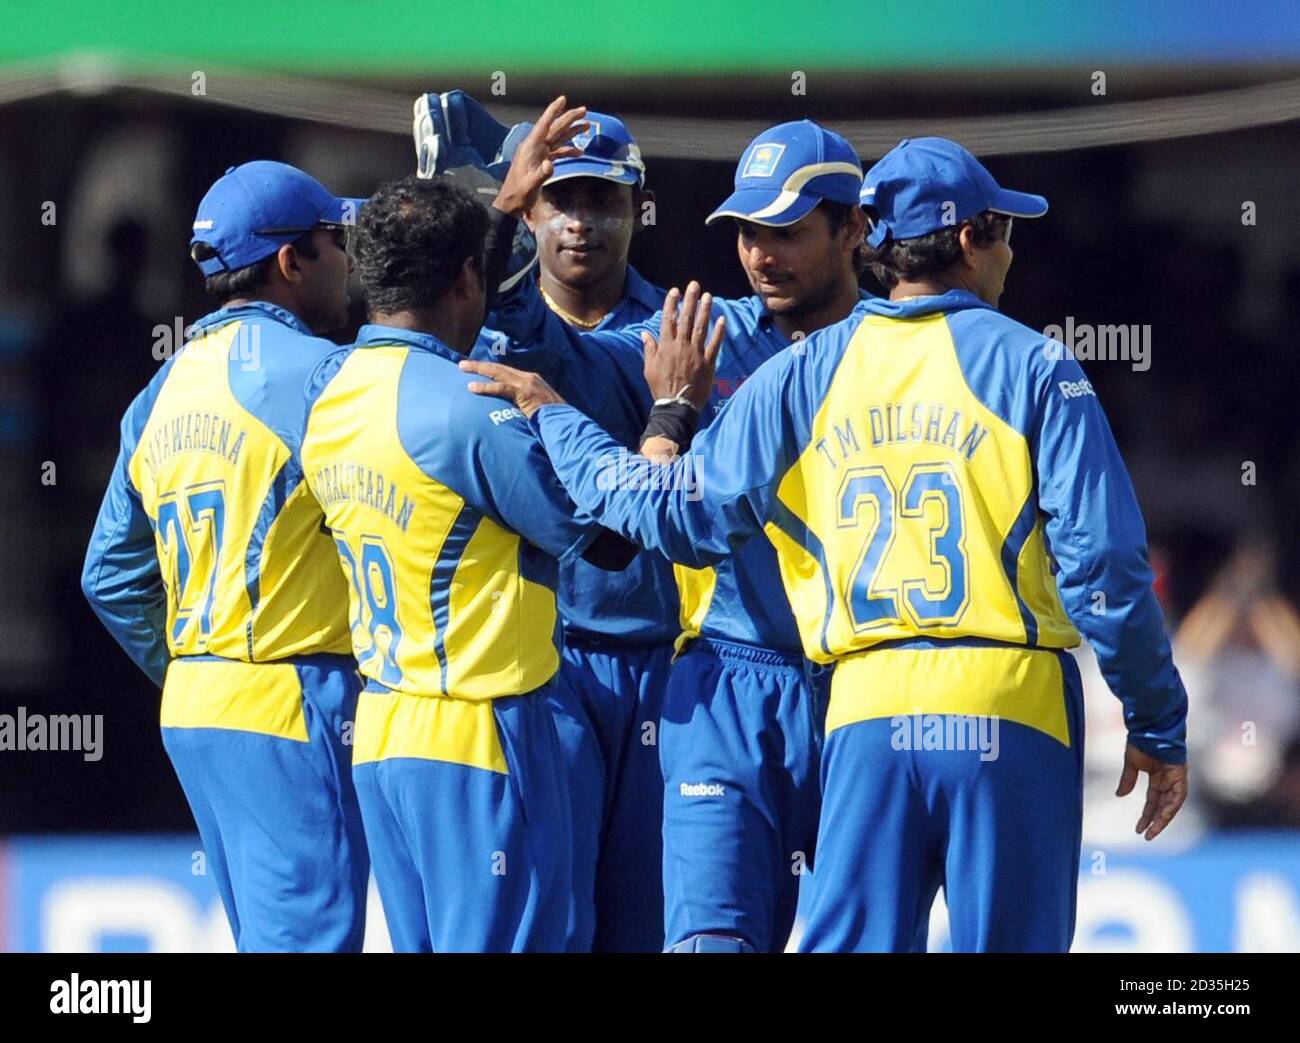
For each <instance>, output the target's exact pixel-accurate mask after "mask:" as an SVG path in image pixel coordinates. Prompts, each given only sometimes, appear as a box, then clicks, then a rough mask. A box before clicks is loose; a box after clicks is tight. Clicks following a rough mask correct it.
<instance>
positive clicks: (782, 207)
mask: <svg viewBox="0 0 1300 1043" xmlns="http://www.w3.org/2000/svg"><path fill="white" fill-rule="evenodd" d="M787 195H789V196H790V199H789V200H786V199H784V198H783V197H784V196H787ZM821 201H822V200H821V196H810V195H796V194H793V193H785V192H780V191H775V192H774V191H772V190H771V189H766V188H742V189H739V190H738V191H735V192H732V193H731V195H729V196H727V198H726V199H724V200H723V202H722V205H721V206H720V207H718V209H716V210H715V211H713V213H711V214H710V215H709V216H708V217H706V218H705V219H704V223H705V224H706V225H711V224H713V222H714V221H720V220H721V219H722V218H724V217H735V218H739V219H740V220H742V221H753V222H754V223H755V224H759V225H771V226H772V227H775V228H781V227H783V226H785V225H792V224H794V223H795V222H796V221H799V220H802V219H803V218H804V217H806V216H807V215H808V214H810V213H812V210H813V207H815V206H816V205H817V204H818V203H820V202H821Z"/></svg>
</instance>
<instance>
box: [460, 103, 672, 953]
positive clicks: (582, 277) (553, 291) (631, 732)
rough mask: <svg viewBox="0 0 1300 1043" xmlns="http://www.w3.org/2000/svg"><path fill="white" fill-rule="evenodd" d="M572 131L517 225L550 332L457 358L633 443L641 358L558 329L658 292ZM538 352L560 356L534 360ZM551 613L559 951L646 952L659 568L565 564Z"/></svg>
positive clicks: (627, 214)
mask: <svg viewBox="0 0 1300 1043" xmlns="http://www.w3.org/2000/svg"><path fill="white" fill-rule="evenodd" d="M466 103H467V104H473V102H472V99H466ZM585 123H586V129H585V130H584V131H583V132H582V133H580V134H579V135H577V136H576V137H575V138H574V139H573V145H574V146H575V147H576V148H577V149H578V150H579V152H578V154H577V155H574V156H569V157H566V158H562V159H559V160H557V161H556V162H555V170H554V173H553V174H552V175H551V176H550V177H549V178H548V179H547V181H546V183H545V184H544V185H543V186H542V190H541V193H540V195H539V196H538V198H537V201H536V202H535V203H534V204H533V205H532V206H531V207H530V208H529V209H528V210H527V211H526V212H525V213H524V214H523V215H522V219H523V221H524V222H525V224H526V225H527V227H528V229H529V230H530V231H531V232H532V234H533V236H534V237H535V239H536V244H537V255H538V264H537V267H536V269H535V271H533V272H530V273H529V274H528V276H527V277H526V278H527V279H528V285H527V287H526V288H525V289H523V290H522V291H521V292H520V293H519V294H518V298H519V300H520V301H526V302H527V304H528V305H529V307H531V309H532V312H531V314H530V315H529V316H528V319H527V321H528V323H529V325H530V328H537V329H543V328H545V329H549V331H550V332H549V336H548V337H538V338H537V339H536V340H535V341H534V342H531V343H530V344H529V345H528V347H527V348H521V347H520V346H519V345H517V344H513V343H512V342H511V341H510V340H509V339H508V338H507V337H505V336H501V335H497V334H494V333H493V332H486V333H485V336H484V337H483V338H482V339H481V341H480V344H479V346H478V347H477V348H476V350H475V351H474V353H473V356H472V357H474V358H479V359H485V360H503V359H507V358H510V359H517V360H518V362H519V364H520V365H521V366H524V367H525V368H531V367H532V366H536V367H537V369H538V370H539V371H540V372H542V373H543V374H545V375H546V378H547V379H548V380H549V381H553V382H554V384H555V386H556V387H559V388H563V389H564V393H565V395H566V397H568V400H570V401H573V402H575V403H576V404H578V406H579V407H580V408H581V409H582V410H583V411H584V412H585V413H586V414H587V415H588V416H590V417H592V418H593V419H595V420H596V421H597V422H599V423H600V425H601V426H602V427H603V428H605V430H607V431H609V432H610V433H611V434H612V435H613V436H614V437H615V438H617V439H619V441H620V442H622V443H623V444H625V445H629V446H635V445H636V440H637V437H638V436H639V435H640V433H641V430H642V428H643V427H644V424H645V418H646V417H647V416H648V414H649V411H650V408H651V406H652V404H653V403H652V401H651V397H650V389H649V388H648V387H647V386H646V383H645V378H644V377H643V376H642V374H641V369H642V366H641V359H640V353H639V352H638V351H635V350H634V351H631V352H622V353H619V354H614V355H611V354H605V353H602V354H601V355H600V357H599V358H598V360H597V362H596V363H595V369H594V371H593V368H592V367H591V366H588V365H585V364H582V363H580V362H577V361H575V360H574V359H573V358H572V356H571V353H570V352H569V351H568V350H567V345H568V338H567V337H565V336H564V334H563V330H564V328H566V327H567V328H568V329H569V330H572V331H575V332H587V331H597V330H611V331H614V330H620V329H624V328H626V327H628V326H631V325H633V324H635V323H638V322H641V321H643V320H645V319H647V318H649V317H650V316H651V315H653V314H654V313H655V312H656V311H657V310H658V309H659V306H660V304H661V303H662V302H663V299H664V291H663V290H661V289H660V288H658V287H656V286H652V285H651V284H650V283H649V282H647V281H646V280H645V279H644V278H643V277H642V276H641V274H640V273H639V272H637V270H636V269H635V268H634V267H632V265H630V264H629V263H628V249H629V247H630V246H631V243H632V237H633V235H635V234H636V232H637V230H638V229H639V228H640V227H641V222H640V215H641V214H642V213H643V212H644V210H643V208H644V206H645V205H646V204H647V203H649V202H651V201H652V200H653V195H652V193H650V192H648V191H646V190H645V164H644V163H643V162H642V159H641V152H640V149H639V148H638V147H637V144H636V141H635V140H634V139H633V137H632V135H631V134H630V133H629V131H628V129H627V127H626V126H625V125H624V124H623V122H622V120H620V119H618V118H617V117H616V116H611V115H608V114H606V113H601V112H592V111H588V112H587V114H586V116H585ZM491 322H492V319H491V318H490V319H489V324H491ZM547 341H549V342H551V343H563V344H564V345H565V346H566V350H564V351H556V352H549V351H546V350H537V347H536V345H537V344H538V343H539V342H543V343H544V342H547ZM559 603H560V618H561V621H562V625H563V631H564V643H563V648H562V652H561V662H560V675H559V677H558V678H557V680H556V684H555V685H554V687H553V688H552V690H551V695H550V699H551V704H552V708H553V710H554V712H555V724H556V729H557V730H558V732H559V735H560V744H561V746H562V747H563V749H564V756H565V763H566V764H567V765H568V768H569V776H570V778H569V787H570V795H571V798H572V800H573V820H574V873H575V889H576V902H577V907H576V909H575V922H574V925H573V929H572V937H571V940H570V947H571V948H572V949H574V950H576V951H592V950H594V951H596V952H658V951H659V950H661V949H662V948H663V883H662V868H661V866H662V861H663V855H662V846H663V845H662V840H661V833H662V820H663V775H662V773H661V771H660V767H659V747H658V744H657V731H658V728H659V716H660V710H661V706H662V703H663V693H664V688H665V686H666V684H667V681H668V671H669V668H670V666H671V665H672V658H673V642H674V640H675V639H676V637H677V635H678V632H679V627H678V625H677V622H678V595H677V584H676V581H675V580H674V578H673V567H672V564H671V563H670V562H669V561H668V560H667V559H666V558H664V557H662V556H661V555H658V554H648V553H647V554H638V555H637V556H636V558H635V559H634V560H633V562H632V563H631V565H629V566H628V568H626V569H624V570H623V571H621V572H609V571H606V570H603V569H599V568H596V567H595V566H594V565H592V564H590V563H589V562H586V561H583V560H582V559H581V558H578V559H576V560H573V561H571V562H569V563H566V564H565V565H564V566H563V567H562V568H561V569H560V587H559Z"/></svg>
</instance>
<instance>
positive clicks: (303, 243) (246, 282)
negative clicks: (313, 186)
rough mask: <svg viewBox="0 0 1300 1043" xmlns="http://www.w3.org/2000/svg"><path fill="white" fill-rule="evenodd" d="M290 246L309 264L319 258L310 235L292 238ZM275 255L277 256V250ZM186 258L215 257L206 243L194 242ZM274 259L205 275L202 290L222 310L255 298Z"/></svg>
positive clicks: (268, 277) (269, 274) (269, 273)
mask: <svg viewBox="0 0 1300 1043" xmlns="http://www.w3.org/2000/svg"><path fill="white" fill-rule="evenodd" d="M290 245H291V246H292V247H293V248H294V249H295V250H297V251H298V252H299V253H300V254H302V255H303V256H304V257H308V258H310V259H311V260H313V261H314V260H315V259H316V258H317V257H319V256H320V250H318V249H317V248H316V245H315V244H314V243H313V242H312V241H311V233H310V232H308V233H307V234H306V235H304V236H302V237H301V238H298V239H295V240H294V241H293V242H292V243H291V244H290ZM276 253H279V250H277V251H276ZM190 256H191V257H192V258H194V260H196V261H206V260H208V259H209V258H212V257H216V256H217V252H216V251H215V250H214V249H212V247H210V246H209V245H208V244H207V243H195V244H194V245H193V246H192V247H190ZM275 256H276V255H275V254H271V255H270V256H269V257H263V258H262V259H261V260H260V261H254V262H253V263H252V264H249V265H245V266H244V267H243V268H236V269H235V270H234V271H233V272H217V273H216V274H215V275H209V276H207V278H205V279H204V280H203V288H204V289H205V290H207V291H208V295H209V296H210V297H212V299H213V300H215V301H216V302H217V307H219V308H224V307H225V306H226V304H227V302H229V301H233V300H237V299H238V298H241V297H256V296H257V291H258V290H260V289H261V288H262V287H263V286H265V285H266V284H267V283H269V282H270V281H271V272H272V271H273V270H274V269H275V265H276V263H277V262H276V259H275Z"/></svg>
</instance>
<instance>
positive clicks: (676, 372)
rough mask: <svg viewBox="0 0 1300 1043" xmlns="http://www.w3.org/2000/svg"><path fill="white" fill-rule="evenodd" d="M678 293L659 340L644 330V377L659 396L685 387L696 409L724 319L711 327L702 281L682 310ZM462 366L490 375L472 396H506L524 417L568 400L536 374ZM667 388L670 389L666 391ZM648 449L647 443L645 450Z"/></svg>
mask: <svg viewBox="0 0 1300 1043" xmlns="http://www.w3.org/2000/svg"><path fill="white" fill-rule="evenodd" d="M678 296H679V291H678V290H676V289H673V290H670V291H669V293H668V297H667V298H666V300H665V301H664V316H663V321H662V322H661V323H660V326H659V339H658V340H656V339H655V338H654V337H652V336H651V335H650V334H648V333H647V334H642V337H643V339H644V341H645V348H646V363H645V365H646V381H647V383H649V385H650V390H651V392H652V393H653V394H654V396H655V397H656V398H673V397H675V396H676V394H677V392H679V391H682V389H683V388H685V389H686V391H685V392H684V395H685V397H686V398H687V399H688V400H689V401H690V402H691V403H692V404H693V405H695V407H696V408H697V409H702V408H703V407H704V406H705V405H706V404H707V403H708V401H709V395H710V394H711V393H712V390H713V370H714V366H715V365H716V364H717V361H718V352H719V350H720V349H721V347H722V337H723V333H724V332H725V326H726V323H725V320H724V319H723V318H721V317H719V318H718V320H717V322H715V323H714V324H713V327H712V330H710V327H709V308H710V305H711V304H712V298H711V297H710V296H709V295H708V294H707V293H706V294H704V295H703V297H701V296H700V286H699V284H698V283H695V282H692V283H691V284H690V285H689V286H688V287H687V288H686V295H685V297H684V299H683V300H682V303H681V307H680V309H679V308H678V306H677V299H678ZM460 368H461V369H463V370H464V371H465V372H466V373H476V374H478V375H479V376H481V377H488V378H489V380H487V381H475V382H474V383H472V384H469V385H467V386H468V387H469V390H470V391H472V392H474V394H476V395H491V396H493V397H496V398H504V399H508V400H509V401H511V402H513V403H514V404H515V406H516V407H517V408H518V409H519V411H520V412H522V413H523V414H524V416H526V417H531V416H532V415H533V414H534V413H536V412H537V410H539V409H541V408H542V406H545V405H563V404H564V399H562V398H561V397H560V396H559V395H558V394H557V393H556V392H555V389H554V388H552V387H551V386H550V385H549V384H548V383H546V381H545V380H543V379H542V378H541V377H540V376H538V375H537V374H536V373H528V372H525V371H524V370H520V369H515V368H514V367H513V366H503V365H501V364H500V363H498V362H479V361H477V360H474V359H464V360H462V361H461V362H460ZM663 388H671V390H668V391H663V390H661V389H663ZM652 441H663V440H662V439H659V440H652ZM670 446H671V443H667V444H666V445H665V446H662V447H655V450H656V451H653V452H647V453H646V455H648V456H650V455H653V456H659V455H663V453H664V452H665V451H666V450H668V449H669V447H670ZM650 447H651V446H650V443H649V442H648V443H647V448H650Z"/></svg>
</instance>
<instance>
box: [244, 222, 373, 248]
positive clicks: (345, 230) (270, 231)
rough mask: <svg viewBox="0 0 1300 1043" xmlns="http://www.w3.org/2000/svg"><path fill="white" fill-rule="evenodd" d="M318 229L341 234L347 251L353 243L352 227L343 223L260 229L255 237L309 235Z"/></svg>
mask: <svg viewBox="0 0 1300 1043" xmlns="http://www.w3.org/2000/svg"><path fill="white" fill-rule="evenodd" d="M318 228H326V229H329V230H330V231H332V232H338V233H341V240H340V242H339V245H340V246H342V247H343V249H344V250H346V249H347V248H348V246H349V244H350V243H351V241H352V228H353V226H352V225H349V224H344V223H343V222H341V221H318V222H317V223H316V224H314V225H312V226H311V227H310V228H259V229H257V230H256V231H254V233H253V234H254V235H307V234H308V233H309V232H314V231H316V229H318Z"/></svg>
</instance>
